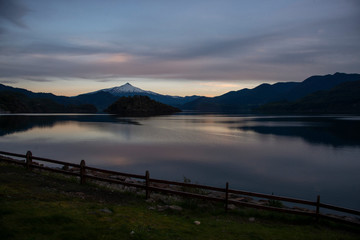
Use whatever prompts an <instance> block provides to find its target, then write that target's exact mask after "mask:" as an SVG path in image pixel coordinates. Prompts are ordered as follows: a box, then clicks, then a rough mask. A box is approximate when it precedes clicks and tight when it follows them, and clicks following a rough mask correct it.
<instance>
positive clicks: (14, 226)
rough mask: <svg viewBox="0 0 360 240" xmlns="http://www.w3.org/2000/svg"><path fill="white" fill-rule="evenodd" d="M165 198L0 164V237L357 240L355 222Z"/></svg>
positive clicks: (359, 233) (359, 237)
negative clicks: (336, 221) (338, 221)
mask: <svg viewBox="0 0 360 240" xmlns="http://www.w3.org/2000/svg"><path fill="white" fill-rule="evenodd" d="M152 195H153V196H155V198H156V196H157V195H156V194H152ZM166 199H167V200H164V198H163V197H158V199H154V200H151V201H145V197H144V196H143V195H141V194H135V193H129V192H121V191H115V190H111V189H108V188H105V187H104V186H99V185H96V184H94V183H88V184H86V185H80V184H79V181H78V179H76V178H68V177H64V176H61V175H55V174H52V173H51V174H50V173H46V172H42V173H41V172H36V171H32V172H31V171H28V170H25V169H24V168H23V167H18V166H13V165H8V164H4V163H0V239H2V240H5V239H21V240H24V239H159V240H161V239H206V240H209V239H245V240H246V239H326V240H328V239H360V229H359V227H356V226H350V225H345V224H341V223H335V222H329V221H324V220H320V221H318V222H317V221H316V220H315V219H312V218H309V217H299V216H293V215H287V214H278V213H272V212H267V211H259V210H252V209H237V210H232V211H229V212H228V213H225V211H224V209H223V206H221V205H216V204H210V203H206V202H202V201H197V200H186V199H185V200H183V199H178V198H171V197H168V198H166ZM165 206H167V207H165ZM169 206H171V207H169Z"/></svg>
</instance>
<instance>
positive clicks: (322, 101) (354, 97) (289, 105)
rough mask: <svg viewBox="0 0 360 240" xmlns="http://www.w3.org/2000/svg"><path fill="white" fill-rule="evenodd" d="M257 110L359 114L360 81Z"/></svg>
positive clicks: (264, 111)
mask: <svg viewBox="0 0 360 240" xmlns="http://www.w3.org/2000/svg"><path fill="white" fill-rule="evenodd" d="M258 110H259V111H260V112H263V113H302V114H304V113H305V114H315V113H316V114H318V113H321V114H330V113H338V114H339V113H343V114H360V80H359V81H355V82H345V83H341V84H339V85H337V86H335V87H333V88H331V89H330V90H323V91H317V92H315V93H312V94H309V95H307V96H305V97H303V98H301V99H299V100H296V101H293V102H288V101H282V102H275V103H268V104H265V105H262V106H260V107H259V108H258Z"/></svg>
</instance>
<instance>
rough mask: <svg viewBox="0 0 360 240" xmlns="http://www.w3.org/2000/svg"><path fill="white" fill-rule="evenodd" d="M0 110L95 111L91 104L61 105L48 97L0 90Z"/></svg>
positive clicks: (34, 111)
mask: <svg viewBox="0 0 360 240" xmlns="http://www.w3.org/2000/svg"><path fill="white" fill-rule="evenodd" d="M0 112H3V113H95V112H97V109H96V108H95V106H94V105H91V104H81V105H75V104H68V105H63V104H59V103H57V102H55V101H54V100H52V99H50V98H42V97H39V98H36V97H32V98H31V97H28V96H27V95H25V94H24V93H20V92H11V91H0Z"/></svg>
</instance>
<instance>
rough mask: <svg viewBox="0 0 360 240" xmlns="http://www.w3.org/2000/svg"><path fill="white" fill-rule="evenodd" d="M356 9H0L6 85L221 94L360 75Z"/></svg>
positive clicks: (231, 5) (95, 3) (333, 3)
mask: <svg viewBox="0 0 360 240" xmlns="http://www.w3.org/2000/svg"><path fill="white" fill-rule="evenodd" d="M359 23H360V1H357V0H302V1H295V0H273V1H267V0H249V1H235V0H233V1H231V0H222V1H213V0H204V1H201V0H191V1H190V0H182V1H169V0H157V1H156V0H154V1H140V0H138V1H134V0H128V1H127V0H122V1H120V0H117V1H115V0H106V1H101V0H83V1H81V0H62V1H55V0H0V83H3V84H7V85H11V86H15V87H23V88H28V89H31V90H33V91H45V92H53V93H56V94H62V95H68V96H71V95H76V94H80V93H85V92H89V91H94V90H98V89H101V88H107V87H113V86H119V85H122V84H124V83H126V82H130V83H131V84H133V85H135V86H137V87H140V88H143V89H145V90H151V91H155V92H159V93H163V94H171V95H182V96H184V95H193V94H197V95H207V96H214V95H220V94H223V93H225V92H228V91H231V90H239V89H241V88H244V87H250V88H252V87H255V86H256V85H258V84H260V83H263V82H267V83H274V82H278V81H302V80H304V79H305V78H307V77H309V76H311V75H323V74H333V73H335V72H346V73H355V72H356V73H359V72H360V44H359V43H360V27H359V26H360V25H359Z"/></svg>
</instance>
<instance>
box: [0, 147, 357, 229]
mask: <svg viewBox="0 0 360 240" xmlns="http://www.w3.org/2000/svg"><path fill="white" fill-rule="evenodd" d="M7 156H10V157H16V158H20V159H24V160H18V159H14V158H9V157H7ZM33 160H37V161H42V162H47V163H52V164H58V165H62V168H54V167H48V166H44V165H43V164H39V163H38V162H34V161H33ZM0 161H5V162H9V163H15V164H19V165H23V166H24V167H26V168H27V169H43V170H47V171H52V172H56V173H62V174H66V175H72V176H77V177H79V178H80V183H81V184H84V183H86V181H87V179H93V180H97V181H103V182H107V183H112V184H120V185H123V186H128V187H135V188H140V189H144V190H145V193H146V198H150V194H151V192H161V193H167V194H173V195H178V196H182V197H188V198H197V199H203V200H208V201H216V202H223V203H224V205H225V210H226V211H227V210H228V208H229V204H233V205H235V206H244V207H249V208H256V209H265V210H270V211H276V212H284V213H290V214H299V215H307V216H313V217H315V218H316V219H319V218H327V219H332V220H336V221H342V222H347V223H351V224H355V225H358V226H360V220H359V216H360V211H358V210H353V209H348V208H343V207H338V206H333V205H329V204H324V203H321V202H320V196H317V198H316V200H315V201H308V200H302V199H295V198H289V197H282V196H274V195H269V194H262V193H254V192H248V191H240V190H234V189H230V188H229V183H226V184H225V187H224V188H218V187H212V186H206V185H199V184H192V183H186V182H174V181H167V180H161V179H155V178H150V173H149V171H146V172H145V174H144V175H138V174H130V173H122V172H117V171H110V170H104V169H99V168H94V167H89V166H86V163H85V161H84V160H81V162H80V164H75V163H69V162H63V161H58V160H53V159H48V158H42V157H36V156H33V155H32V153H31V152H30V151H28V152H27V153H26V155H23V154H17V153H9V152H3V151H0ZM69 167H71V169H70V170H71V171H70V170H66V169H69ZM110 176H111V178H110ZM114 176H115V177H116V176H118V177H119V178H121V177H122V178H124V179H115V178H114ZM125 178H131V179H133V180H135V179H137V180H136V181H125ZM189 189H192V191H191V190H190V191H189ZM208 193H218V194H217V195H216V194H215V195H214V194H212V195H211V194H210V195H209V194H208ZM219 193H220V194H219ZM230 194H231V195H236V196H237V199H231V198H230V197H229V196H230ZM242 196H250V197H256V198H261V199H267V200H268V201H281V203H282V202H288V203H295V204H302V205H306V206H311V207H313V208H314V209H313V210H311V209H300V208H296V207H293V208H289V207H284V206H278V207H277V206H272V205H271V204H260V203H259V202H251V201H250V202H249V201H246V198H243V199H241V197H242ZM239 199H240V200H239ZM320 208H324V209H330V210H334V211H337V212H340V213H347V214H352V215H355V216H357V221H356V219H355V218H354V217H353V218H344V217H339V216H336V215H330V214H324V213H321V212H320ZM351 219H352V220H354V219H355V221H352V220H351Z"/></svg>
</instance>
